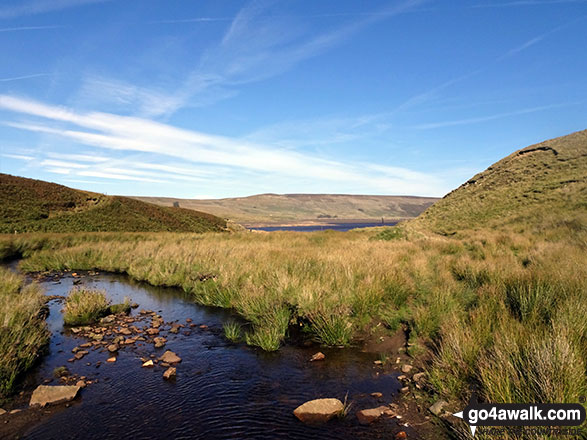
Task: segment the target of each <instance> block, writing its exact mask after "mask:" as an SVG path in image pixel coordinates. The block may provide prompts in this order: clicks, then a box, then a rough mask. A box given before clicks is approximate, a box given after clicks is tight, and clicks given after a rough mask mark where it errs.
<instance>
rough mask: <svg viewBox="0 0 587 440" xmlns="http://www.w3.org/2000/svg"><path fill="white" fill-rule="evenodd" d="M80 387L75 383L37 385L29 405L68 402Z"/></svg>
mask: <svg viewBox="0 0 587 440" xmlns="http://www.w3.org/2000/svg"><path fill="white" fill-rule="evenodd" d="M79 390H80V387H78V386H75V385H55V386H50V385H39V386H38V387H37V388H36V389H35V391H33V395H32V396H31V400H30V402H29V405H30V406H41V407H43V406H46V405H52V404H57V403H62V402H69V401H71V400H73V399H75V397H76V396H77V393H79Z"/></svg>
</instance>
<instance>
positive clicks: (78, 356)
mask: <svg viewBox="0 0 587 440" xmlns="http://www.w3.org/2000/svg"><path fill="white" fill-rule="evenodd" d="M88 353H89V351H85V350H82V351H78V352H77V353H76V354H75V356H74V358H76V359H77V360H78V361H79V360H80V359H81V358H83V357H84V356H85V355H86V354H88Z"/></svg>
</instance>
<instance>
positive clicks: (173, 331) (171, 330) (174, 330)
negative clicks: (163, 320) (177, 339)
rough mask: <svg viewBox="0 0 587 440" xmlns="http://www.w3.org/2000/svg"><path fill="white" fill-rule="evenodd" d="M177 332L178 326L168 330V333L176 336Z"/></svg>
mask: <svg viewBox="0 0 587 440" xmlns="http://www.w3.org/2000/svg"><path fill="white" fill-rule="evenodd" d="M178 332H179V326H178V325H174V326H173V327H171V328H170V329H169V333H173V334H177V333H178Z"/></svg>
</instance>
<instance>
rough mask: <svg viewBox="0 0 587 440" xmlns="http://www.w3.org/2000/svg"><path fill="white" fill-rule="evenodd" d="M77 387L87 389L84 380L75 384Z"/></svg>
mask: <svg viewBox="0 0 587 440" xmlns="http://www.w3.org/2000/svg"><path fill="white" fill-rule="evenodd" d="M75 386H76V387H80V388H85V387H86V383H85V382H84V381H83V380H78V381H77V382H76V383H75Z"/></svg>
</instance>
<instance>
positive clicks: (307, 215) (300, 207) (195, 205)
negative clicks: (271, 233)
mask: <svg viewBox="0 0 587 440" xmlns="http://www.w3.org/2000/svg"><path fill="white" fill-rule="evenodd" d="M134 198H135V199H137V200H141V201H144V202H149V203H155V204H157V205H160V206H173V204H174V203H177V204H179V206H181V207H183V208H188V209H196V210H201V211H205V212H210V213H212V214H214V215H217V216H219V217H222V218H229V219H231V220H234V221H236V222H239V223H243V224H254V223H280V222H281V223H283V222H289V223H296V222H306V221H323V222H328V221H331V222H342V221H345V220H355V221H381V218H382V217H383V218H385V219H408V218H414V217H416V216H417V215H418V214H420V213H421V212H422V211H424V210H425V209H426V208H428V207H429V206H430V205H432V204H433V203H434V202H436V201H437V200H438V199H437V198H434V197H415V196H374V195H352V194H272V193H267V194H259V195H254V196H248V197H235V198H225V199H176V198H170V197H134Z"/></svg>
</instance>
